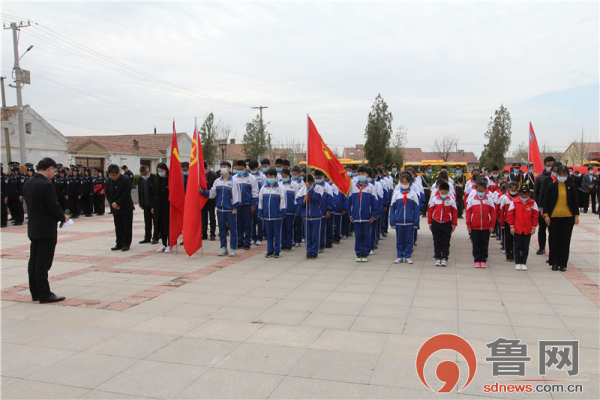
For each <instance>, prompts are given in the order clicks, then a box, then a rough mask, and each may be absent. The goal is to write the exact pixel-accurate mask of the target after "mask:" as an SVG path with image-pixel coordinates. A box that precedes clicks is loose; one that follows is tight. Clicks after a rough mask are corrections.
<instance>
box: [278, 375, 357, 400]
mask: <svg viewBox="0 0 600 400" xmlns="http://www.w3.org/2000/svg"><path fill="white" fill-rule="evenodd" d="M366 388H367V385H362V384H356V383H347V382H336V381H329V380H321V379H309V378H300V377H294V376H286V377H285V379H283V381H282V382H281V383H280V384H279V386H278V387H277V389H275V391H274V392H273V393H272V394H271V396H270V397H269V398H270V399H361V398H364V396H365V393H366Z"/></svg>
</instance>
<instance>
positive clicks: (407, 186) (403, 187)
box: [400, 184, 410, 190]
mask: <svg viewBox="0 0 600 400" xmlns="http://www.w3.org/2000/svg"><path fill="white" fill-rule="evenodd" d="M400 187H401V188H402V189H404V190H406V189H408V188H409V187H410V185H403V184H400Z"/></svg>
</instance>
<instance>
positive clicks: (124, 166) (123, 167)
mask: <svg viewBox="0 0 600 400" xmlns="http://www.w3.org/2000/svg"><path fill="white" fill-rule="evenodd" d="M78 167H79V165H78ZM125 168H127V165H123V166H122V167H121V169H125ZM127 169H129V168H127Z"/></svg>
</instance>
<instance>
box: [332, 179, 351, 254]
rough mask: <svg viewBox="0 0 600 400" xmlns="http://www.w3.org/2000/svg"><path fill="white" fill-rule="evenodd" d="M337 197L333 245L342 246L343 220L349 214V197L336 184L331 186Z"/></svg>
mask: <svg viewBox="0 0 600 400" xmlns="http://www.w3.org/2000/svg"><path fill="white" fill-rule="evenodd" d="M331 188H332V189H333V195H334V196H335V208H334V214H333V218H334V219H333V243H334V244H340V241H341V240H342V218H343V217H344V216H345V215H346V214H347V210H348V197H346V195H345V194H344V193H342V192H341V191H340V190H339V188H338V187H337V186H336V185H335V184H333V183H332V184H331Z"/></svg>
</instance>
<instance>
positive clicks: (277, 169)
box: [275, 167, 283, 172]
mask: <svg viewBox="0 0 600 400" xmlns="http://www.w3.org/2000/svg"><path fill="white" fill-rule="evenodd" d="M282 169H283V168H282V167H277V168H275V171H277V172H281V170H282Z"/></svg>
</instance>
